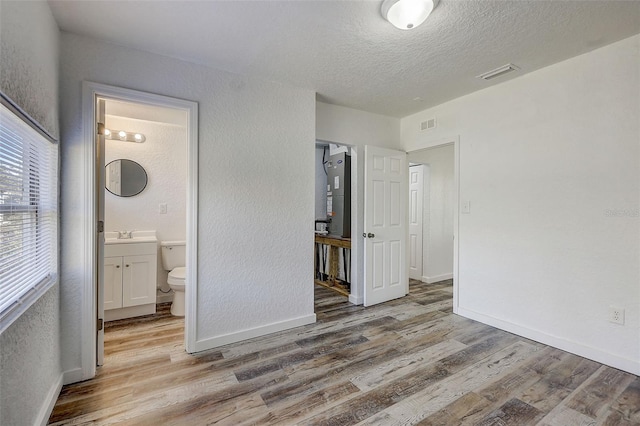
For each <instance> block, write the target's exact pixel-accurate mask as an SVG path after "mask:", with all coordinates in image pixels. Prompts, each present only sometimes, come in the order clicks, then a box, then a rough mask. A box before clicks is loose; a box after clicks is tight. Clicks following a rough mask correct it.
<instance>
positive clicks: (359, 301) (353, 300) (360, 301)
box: [349, 294, 364, 305]
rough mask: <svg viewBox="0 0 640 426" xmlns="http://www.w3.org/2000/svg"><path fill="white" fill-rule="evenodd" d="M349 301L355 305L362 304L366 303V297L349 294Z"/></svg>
mask: <svg viewBox="0 0 640 426" xmlns="http://www.w3.org/2000/svg"><path fill="white" fill-rule="evenodd" d="M349 302H350V303H353V304H354V305H362V304H363V303H364V297H356V296H354V295H353V294H350V295H349Z"/></svg>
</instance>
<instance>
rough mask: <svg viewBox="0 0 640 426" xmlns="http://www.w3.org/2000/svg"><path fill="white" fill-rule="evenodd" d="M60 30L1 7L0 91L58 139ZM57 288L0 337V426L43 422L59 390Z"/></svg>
mask: <svg viewBox="0 0 640 426" xmlns="http://www.w3.org/2000/svg"><path fill="white" fill-rule="evenodd" d="M58 43H59V32H58V27H57V25H56V23H55V21H54V19H53V16H52V15H51V11H50V10H49V6H48V5H47V3H46V2H44V1H34V2H7V1H2V2H0V57H1V58H2V60H1V61H0V90H2V91H3V92H4V93H5V94H6V95H8V96H9V97H10V98H11V99H12V100H13V101H15V102H16V103H17V104H18V105H19V106H20V107H21V108H22V109H23V110H25V111H26V112H27V113H28V114H29V115H31V116H32V117H33V118H35V119H36V120H37V121H38V122H39V123H40V124H42V125H43V126H44V127H45V128H46V129H47V130H48V131H49V132H50V133H51V134H53V135H54V136H57V135H58V52H59V48H58ZM58 295H59V287H58V284H57V283H56V284H55V285H54V287H53V288H51V289H50V290H49V291H48V292H47V293H45V294H44V295H43V296H42V297H41V298H40V299H39V300H38V301H36V302H35V303H34V304H33V305H32V306H31V307H30V308H29V309H28V310H27V311H26V312H25V313H24V314H23V315H22V316H21V317H20V318H19V319H17V320H16V321H15V322H14V323H13V324H12V325H11V326H9V328H8V329H6V330H5V331H4V332H3V333H2V334H1V335H0V424H2V425H32V424H38V423H41V422H42V421H44V420H46V419H47V418H48V416H49V412H50V409H51V408H52V405H51V404H52V403H53V402H55V398H56V397H57V395H58V390H59V386H60V385H61V383H62V382H61V380H62V376H61V367H60V328H59V327H60V314H59V301H58V299H59V296H58Z"/></svg>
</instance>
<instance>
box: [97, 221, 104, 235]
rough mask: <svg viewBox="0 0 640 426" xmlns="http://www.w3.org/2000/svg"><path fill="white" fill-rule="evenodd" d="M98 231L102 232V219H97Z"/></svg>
mask: <svg viewBox="0 0 640 426" xmlns="http://www.w3.org/2000/svg"><path fill="white" fill-rule="evenodd" d="M98 232H99V233H100V232H104V221H103V220H99V221H98Z"/></svg>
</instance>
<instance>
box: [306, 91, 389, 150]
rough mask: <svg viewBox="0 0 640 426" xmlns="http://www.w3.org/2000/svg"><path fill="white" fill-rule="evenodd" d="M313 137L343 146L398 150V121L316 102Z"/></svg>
mask: <svg viewBox="0 0 640 426" xmlns="http://www.w3.org/2000/svg"><path fill="white" fill-rule="evenodd" d="M316 138H317V139H318V140H321V141H327V142H335V143H338V144H343V145H352V146H364V145H374V146H380V147H383V148H392V149H400V146H401V145H400V119H399V118H395V117H387V116H385V115H380V114H373V113H370V112H366V111H360V110H357V109H353V108H347V107H343V106H338V105H330V104H325V103H323V102H317V103H316Z"/></svg>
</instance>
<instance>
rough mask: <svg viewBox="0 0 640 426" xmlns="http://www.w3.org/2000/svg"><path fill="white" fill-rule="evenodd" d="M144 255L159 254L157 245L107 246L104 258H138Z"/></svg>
mask: <svg viewBox="0 0 640 426" xmlns="http://www.w3.org/2000/svg"><path fill="white" fill-rule="evenodd" d="M143 254H153V255H156V254H158V245H157V244H156V243H131V244H105V246H104V256H105V257H113V256H137V255H143Z"/></svg>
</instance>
